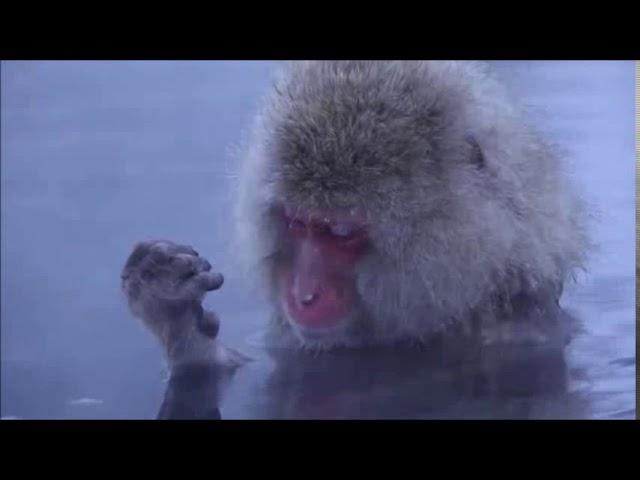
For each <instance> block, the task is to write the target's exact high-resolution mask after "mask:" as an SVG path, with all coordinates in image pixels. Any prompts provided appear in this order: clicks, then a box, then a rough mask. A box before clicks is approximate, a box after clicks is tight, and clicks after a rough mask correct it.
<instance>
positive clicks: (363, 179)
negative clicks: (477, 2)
mask: <svg viewBox="0 0 640 480" xmlns="http://www.w3.org/2000/svg"><path fill="white" fill-rule="evenodd" d="M245 153H246V154H245V155H244V161H243V163H242V167H241V173H240V175H239V181H240V184H239V185H238V200H237V206H238V208H237V215H236V219H237V225H238V237H237V242H236V243H235V244H234V246H235V248H234V251H235V252H237V254H238V255H240V256H242V259H243V260H244V261H245V265H246V267H247V269H248V270H249V271H250V272H253V274H254V276H257V277H258V278H259V279H260V281H261V284H262V285H264V287H265V290H266V292H267V294H268V298H269V299H270V301H271V304H272V306H273V315H272V328H271V335H270V339H271V341H272V342H274V344H278V345H288V346H291V347H301V348H302V349H304V350H307V349H308V350H313V351H314V352H317V351H326V350H335V349H344V348H348V349H353V348H365V347H374V346H384V345H388V346H391V345H398V344H407V345H409V344H414V345H424V344H426V343H427V342H429V341H430V340H431V339H433V338H436V337H438V336H442V335H443V334H444V335H448V334H454V335H463V336H465V335H466V336H469V335H471V336H475V337H477V338H478V339H480V340H481V342H484V343H491V342H496V341H498V342H499V341H502V340H504V341H507V342H509V341H515V342H520V341H524V342H529V341H533V342H537V341H540V340H544V339H545V338H546V336H547V334H548V333H549V332H550V331H554V329H556V326H557V325H556V324H557V320H556V316H555V315H553V312H554V310H556V309H558V308H559V306H558V302H559V299H560V295H561V293H562V288H563V285H564V283H565V282H566V281H567V280H568V279H570V278H571V277H572V276H573V274H574V273H575V272H576V270H577V269H579V268H581V267H582V265H583V263H584V261H585V253H586V251H587V247H588V239H587V236H586V228H585V222H584V213H583V208H582V206H581V202H580V200H579V198H578V196H577V195H576V194H575V193H574V191H573V190H572V189H571V186H570V185H569V183H568V181H567V179H566V178H565V177H564V176H563V174H562V169H561V165H560V161H559V158H558V156H557V155H556V154H555V153H554V151H553V149H552V148H551V147H550V146H549V145H548V144H547V143H546V142H545V141H544V139H543V138H541V136H540V135H539V134H538V133H537V131H536V130H535V129H534V128H533V127H532V126H531V125H530V124H529V123H528V122H527V119H526V115H525V114H524V113H523V111H521V110H520V109H519V107H518V106H517V104H516V103H515V102H512V101H511V100H510V99H509V97H508V95H507V94H506V92H505V91H504V90H503V88H502V87H501V86H500V84H499V83H498V82H497V81H496V80H495V79H494V78H493V77H492V75H491V74H490V73H489V72H488V70H487V67H486V66H485V65H483V64H480V63H476V62H462V61H312V62H306V61H305V62H292V63H291V64H290V65H289V66H288V68H287V69H286V71H285V72H284V75H283V76H282V78H280V79H279V80H278V81H277V83H276V85H275V88H274V90H273V93H272V94H271V95H270V97H269V98H268V99H267V102H266V103H265V105H264V108H263V109H262V111H261V112H260V114H259V115H258V117H257V120H256V123H255V125H254V130H253V135H252V138H251V141H250V142H249V145H248V147H247V149H246V152H245ZM256 272H257V273H256ZM221 284H222V277H221V275H220V274H218V273H212V272H211V266H210V264H209V263H208V262H207V261H206V260H204V259H203V258H202V257H201V256H199V255H198V254H197V253H196V252H195V251H194V250H193V249H192V248H190V247H185V246H180V245H176V244H174V243H172V242H169V241H158V242H153V241H152V242H144V243H140V244H139V245H137V246H136V248H135V249H134V252H133V253H132V254H131V256H130V258H129V260H128V262H127V264H126V266H125V269H124V272H123V290H124V292H125V293H126V295H127V298H128V300H129V304H130V305H131V308H132V311H133V313H134V314H135V315H136V316H138V317H140V318H142V319H143V321H144V322H145V324H146V325H147V326H148V327H149V328H150V329H151V330H152V331H153V332H154V333H155V334H156V335H157V336H158V338H159V339H160V340H161V342H162V343H163V345H164V346H165V347H166V348H167V355H168V358H169V360H170V362H171V364H172V365H173V366H174V367H175V366H178V365H182V364H187V363H207V362H212V363H219V364H225V365H231V366H237V365H239V364H241V363H242V361H243V357H242V356H241V355H240V354H237V353H235V352H233V351H231V350H227V349H223V348H222V347H220V346H218V345H217V344H216V342H215V341H214V340H213V339H214V338H215V337H216V334H217V331H218V324H219V322H218V319H217V317H216V316H215V314H214V313H212V312H207V311H204V310H203V309H202V307H201V305H200V304H201V301H202V299H203V296H204V295H205V294H206V292H207V291H210V290H214V289H217V288H219V287H220V286H221ZM532 312H533V313H532Z"/></svg>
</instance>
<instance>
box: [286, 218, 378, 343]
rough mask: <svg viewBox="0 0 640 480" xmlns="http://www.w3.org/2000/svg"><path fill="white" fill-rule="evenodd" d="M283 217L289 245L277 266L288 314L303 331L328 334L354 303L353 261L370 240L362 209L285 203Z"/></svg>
mask: <svg viewBox="0 0 640 480" xmlns="http://www.w3.org/2000/svg"><path fill="white" fill-rule="evenodd" d="M283 221H284V222H286V227H287V233H286V235H287V236H288V240H289V242H288V243H289V244H290V245H291V249H292V252H290V256H289V258H290V261H289V262H286V263H285V264H284V265H282V266H281V267H280V270H279V295H280V299H281V304H282V306H283V309H284V311H285V313H286V317H287V318H288V320H289V322H290V323H291V324H292V326H294V328H296V330H298V332H299V333H301V334H303V335H306V334H309V335H313V336H315V337H318V336H325V335H331V334H332V333H335V332H336V331H339V330H341V329H342V327H344V326H345V323H346V322H347V320H348V318H349V316H350V314H351V313H352V312H353V310H354V307H355V305H356V303H357V293H356V285H355V265H356V263H357V261H358V260H359V259H360V258H361V257H362V256H363V254H364V253H365V251H366V249H367V246H368V231H367V225H366V222H365V219H364V215H363V214H362V213H361V212H358V211H354V210H352V211H347V212H326V211H314V212H300V211H299V210H293V209H290V208H285V209H284V218H283Z"/></svg>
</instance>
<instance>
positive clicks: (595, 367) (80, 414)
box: [1, 62, 636, 419]
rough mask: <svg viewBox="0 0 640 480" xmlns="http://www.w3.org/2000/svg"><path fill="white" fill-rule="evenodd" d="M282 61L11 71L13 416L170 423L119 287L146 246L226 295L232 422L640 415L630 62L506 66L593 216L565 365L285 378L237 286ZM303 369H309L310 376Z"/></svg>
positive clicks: (352, 367)
mask: <svg viewBox="0 0 640 480" xmlns="http://www.w3.org/2000/svg"><path fill="white" fill-rule="evenodd" d="M276 66H277V65H276V64H274V63H271V62H3V63H2V66H1V68H2V98H1V100H2V104H1V108H2V110H1V114H2V118H1V120H2V132H1V133H2V138H1V155H2V158H1V160H2V163H1V166H2V171H1V174H2V176H1V187H2V190H1V200H2V206H1V208H2V209H1V216H2V224H1V227H2V231H1V235H2V237H1V241H2V258H1V260H2V277H1V280H2V284H1V314H2V340H1V342H2V343H1V346H2V357H1V359H2V372H1V373H2V379H1V387H2V398H1V400H2V404H1V406H2V411H1V414H2V416H3V418H15V417H17V418H37V419H42V418H154V417H155V415H156V413H157V411H158V408H159V406H160V403H161V401H162V397H163V394H164V390H165V388H166V383H165V379H166V378H165V377H166V370H165V369H164V365H163V363H162V354H161V351H160V348H159V347H158V346H157V345H156V343H155V340H154V339H153V338H152V337H151V335H150V334H149V333H147V332H146V331H145V330H144V329H143V328H142V326H141V325H140V324H139V322H138V321H137V320H134V319H133V318H132V316H131V314H130V313H129V312H128V310H127V308H126V305H125V302H124V301H123V298H122V296H121V293H120V291H119V275H120V271H121V268H122V266H123V264H124V261H125V259H126V257H127V255H128V254H129V253H130V251H131V247H132V245H133V244H134V243H135V242H136V241H138V240H141V239H146V238H168V239H171V240H174V241H176V242H180V243H186V244H190V245H193V246H194V247H195V248H196V249H197V250H198V251H200V252H201V254H203V255H205V256H206V257H207V258H208V259H209V260H210V261H211V263H212V264H213V265H214V269H217V270H218V271H221V272H223V273H224V275H225V278H226V282H225V285H224V286H223V287H222V289H221V290H220V291H218V292H214V293H211V294H209V296H208V297H207V299H206V301H205V304H206V306H207V307H209V308H212V309H214V310H216V312H217V313H218V314H219V316H220V318H221V319H222V329H221V336H220V338H221V340H222V341H223V342H224V343H225V344H227V345H230V346H233V347H235V348H238V349H240V350H242V351H244V352H246V353H248V354H250V355H252V356H253V357H254V358H256V361H255V362H252V363H251V364H249V365H248V366H247V367H245V368H244V369H243V370H242V371H240V372H239V373H238V375H237V376H236V378H235V379H234V381H233V382H232V383H231V385H230V387H229V390H228V392H227V395H226V396H225V398H224V401H223V402H222V404H221V406H220V407H221V408H220V410H221V414H222V417H223V418H259V417H270V418H294V417H295V418H300V417H322V418H345V417H367V418H371V417H384V418H389V417H391V418H634V417H635V368H636V367H635V294H634V288H635V273H634V263H635V254H634V238H635V233H634V225H635V219H634V209H635V204H634V198H635V197H634V176H635V159H634V65H633V63H632V62H496V63H495V64H494V66H495V68H496V69H497V71H498V74H499V75H500V76H501V77H503V78H504V79H505V81H506V82H508V83H509V85H510V86H511V88H512V89H513V90H514V91H515V92H516V93H518V94H519V95H520V96H522V97H523V98H524V99H525V101H526V103H527V104H528V105H530V107H531V109H532V112H533V115H534V119H535V120H536V123H537V124H538V125H540V126H541V127H542V128H543V129H544V130H545V131H546V132H547V133H548V134H549V135H550V136H551V138H552V139H553V140H554V141H555V142H557V143H558V144H559V145H560V146H561V147H562V148H564V149H565V150H566V152H567V154H568V155H569V158H570V160H571V161H570V162H569V164H568V170H569V172H570V175H571V177H572V178H573V179H574V181H575V182H576V183H577V184H579V186H580V187H581V189H582V192H583V193H584V195H585V197H586V198H587V200H588V201H589V202H590V203H591V205H592V206H593V209H594V216H595V219H594V224H593V235H594V238H595V241H596V242H597V244H598V250H597V251H596V252H595V254H594V256H593V259H592V261H591V263H590V265H589V271H588V272H587V273H585V274H584V275H582V276H580V278H579V279H578V280H579V282H578V284H577V285H576V286H572V287H569V288H568V289H567V290H566V292H565V295H564V297H563V300H562V303H563V305H564V306H565V307H567V309H568V310H569V311H570V312H571V313H572V314H573V315H574V316H576V317H577V318H578V319H579V320H580V321H581V322H582V325H583V330H584V331H583V332H582V333H581V334H580V335H579V336H578V337H577V338H576V339H574V341H573V342H572V343H571V344H570V345H569V347H568V348H567V352H566V364H565V363H564V361H562V360H561V359H558V358H555V357H553V356H544V355H542V356H541V355H538V354H531V353H525V352H519V351H517V350H516V351H513V352H508V355H509V356H510V358H513V359H514V361H513V362H511V363H510V366H509V367H507V368H505V367H504V365H501V366H497V367H495V368H493V367H491V365H492V364H491V362H489V363H488V365H489V366H488V367H486V366H485V367H483V369H480V368H479V367H478V366H477V365H463V366H460V365H456V366H455V367H453V366H449V365H448V364H446V362H445V363H442V362H438V361H434V362H432V363H429V361H425V362H423V361H422V360H420V359H418V360H416V359H415V358H414V357H413V356H412V355H407V356H404V355H403V354H398V355H397V356H394V357H393V358H392V359H389V358H386V359H384V358H383V359H381V358H380V357H376V356H372V355H369V354H362V356H360V357H357V361H355V363H354V358H353V357H350V358H346V359H344V358H343V359H335V360H334V361H333V363H331V362H329V361H327V360H323V359H318V360H317V361H316V362H315V363H313V362H310V365H303V364H299V365H298V367H297V368H292V367H291V366H289V367H288V368H284V369H282V368H281V369H280V370H278V365H276V362H275V361H274V360H273V359H271V358H269V357H268V356H267V355H266V354H265V352H264V351H263V349H262V348H261V347H260V331H261V328H262V327H263V325H264V324H265V322H266V319H267V308H266V305H265V304H264V303H263V302H262V301H261V300H260V297H259V296H257V295H256V294H255V292H254V291H253V290H251V289H249V288H248V287H247V282H246V280H245V279H243V278H240V277H239V275H238V274H236V272H235V270H234V266H233V259H232V257H233V255H235V252H234V250H233V244H232V243H231V232H230V230H229V223H230V213H229V207H230V192H231V188H232V184H233V181H234V180H235V178H234V176H233V172H234V171H235V162H236V160H235V157H234V145H237V144H238V143H240V142H241V141H242V140H243V138H244V133H243V132H245V131H246V129H247V127H248V126H249V124H250V122H251V119H252V115H253V114H254V112H255V111H256V110H257V108H258V106H259V102H260V99H261V97H262V95H264V94H265V93H266V91H267V89H268V86H269V83H270V75H271V74H272V72H273V70H274V68H275V67H276ZM303 367H304V368H303Z"/></svg>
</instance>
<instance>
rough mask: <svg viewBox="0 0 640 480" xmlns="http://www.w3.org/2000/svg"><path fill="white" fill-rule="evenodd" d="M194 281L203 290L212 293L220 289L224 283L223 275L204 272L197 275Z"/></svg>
mask: <svg viewBox="0 0 640 480" xmlns="http://www.w3.org/2000/svg"><path fill="white" fill-rule="evenodd" d="M194 281H195V282H196V283H197V285H198V286H199V287H201V288H202V289H203V290H206V291H211V290H217V289H219V288H220V287H221V286H222V284H223V283H224V277H223V276H222V274H221V273H211V272H202V273H199V274H198V275H196V277H195V278H194Z"/></svg>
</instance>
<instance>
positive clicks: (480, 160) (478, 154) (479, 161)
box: [466, 135, 486, 168]
mask: <svg viewBox="0 0 640 480" xmlns="http://www.w3.org/2000/svg"><path fill="white" fill-rule="evenodd" d="M466 138H467V142H469V145H471V155H470V157H469V161H470V162H471V164H472V165H475V166H476V167H477V168H484V167H485V163H486V162H485V159H484V153H483V152H482V149H481V148H480V145H478V142H477V141H476V139H475V138H474V137H473V136H472V135H467V137H466Z"/></svg>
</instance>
